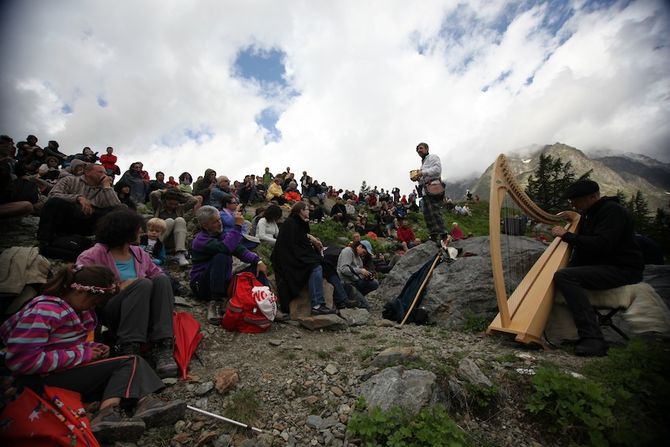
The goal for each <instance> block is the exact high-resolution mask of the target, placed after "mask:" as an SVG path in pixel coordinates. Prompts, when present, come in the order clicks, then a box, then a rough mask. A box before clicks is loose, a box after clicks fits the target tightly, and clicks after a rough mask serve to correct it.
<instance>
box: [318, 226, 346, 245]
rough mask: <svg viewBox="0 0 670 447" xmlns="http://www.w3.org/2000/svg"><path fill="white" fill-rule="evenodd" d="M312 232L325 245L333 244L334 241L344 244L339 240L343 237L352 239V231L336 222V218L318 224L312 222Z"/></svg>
mask: <svg viewBox="0 0 670 447" xmlns="http://www.w3.org/2000/svg"><path fill="white" fill-rule="evenodd" d="M309 230H310V233H311V234H312V236H315V237H318V238H319V239H320V240H321V242H322V243H323V245H331V244H333V243H335V244H338V245H342V242H341V241H340V240H339V239H340V238H341V237H344V238H347V239H350V238H351V234H350V232H349V231H348V230H347V229H346V228H344V226H343V225H342V224H341V223H339V222H335V221H334V220H325V221H323V222H321V223H318V224H310V226H309Z"/></svg>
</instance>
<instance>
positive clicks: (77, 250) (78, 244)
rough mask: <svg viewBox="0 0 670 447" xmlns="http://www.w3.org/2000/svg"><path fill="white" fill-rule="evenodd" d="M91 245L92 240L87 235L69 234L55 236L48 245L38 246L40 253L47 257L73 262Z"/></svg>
mask: <svg viewBox="0 0 670 447" xmlns="http://www.w3.org/2000/svg"><path fill="white" fill-rule="evenodd" d="M92 246H93V242H91V240H90V239H88V238H87V237H84V236H81V235H79V234H70V235H67V236H61V237H59V238H56V239H54V240H53V241H52V242H51V243H50V244H49V245H45V246H42V247H40V254H41V255H42V256H46V257H47V258H53V259H62V260H64V261H69V262H74V261H76V260H77V257H78V256H79V255H80V254H81V253H82V252H83V251H85V250H88V249H89V248H91V247H92Z"/></svg>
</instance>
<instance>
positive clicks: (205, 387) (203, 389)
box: [195, 381, 214, 396]
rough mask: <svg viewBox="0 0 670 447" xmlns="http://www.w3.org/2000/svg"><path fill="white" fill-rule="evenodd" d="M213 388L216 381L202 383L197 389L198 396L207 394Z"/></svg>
mask: <svg viewBox="0 0 670 447" xmlns="http://www.w3.org/2000/svg"><path fill="white" fill-rule="evenodd" d="M213 388H214V382H212V381H209V382H205V383H201V384H200V385H198V387H197V388H196V389H195V394H197V395H198V396H204V395H205V394H207V393H209V392H210V391H212V389H213Z"/></svg>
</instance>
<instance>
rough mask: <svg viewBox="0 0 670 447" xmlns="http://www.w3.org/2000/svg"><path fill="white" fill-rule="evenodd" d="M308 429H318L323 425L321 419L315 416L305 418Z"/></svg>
mask: <svg viewBox="0 0 670 447" xmlns="http://www.w3.org/2000/svg"><path fill="white" fill-rule="evenodd" d="M306 424H307V426H308V427H311V428H315V429H317V430H318V429H320V428H321V425H322V424H323V419H322V418H321V416H317V415H315V414H310V415H309V416H307V422H306Z"/></svg>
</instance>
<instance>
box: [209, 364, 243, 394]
mask: <svg viewBox="0 0 670 447" xmlns="http://www.w3.org/2000/svg"><path fill="white" fill-rule="evenodd" d="M214 380H215V384H214V386H215V387H216V391H218V392H219V393H220V394H224V393H226V392H227V391H228V390H230V389H231V388H233V387H234V386H235V385H237V383H238V382H239V381H240V376H239V375H238V374H237V371H236V370H234V369H233V368H223V369H222V370H221V371H219V372H218V373H217V374H216V377H215V378H214Z"/></svg>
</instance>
